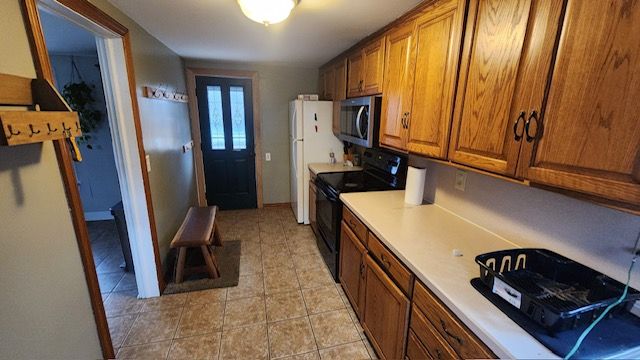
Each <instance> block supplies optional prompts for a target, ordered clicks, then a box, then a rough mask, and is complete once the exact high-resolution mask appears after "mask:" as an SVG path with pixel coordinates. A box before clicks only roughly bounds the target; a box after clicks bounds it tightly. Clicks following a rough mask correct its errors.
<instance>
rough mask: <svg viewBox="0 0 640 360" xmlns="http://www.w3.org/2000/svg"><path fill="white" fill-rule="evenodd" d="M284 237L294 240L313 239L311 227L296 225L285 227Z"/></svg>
mask: <svg viewBox="0 0 640 360" xmlns="http://www.w3.org/2000/svg"><path fill="white" fill-rule="evenodd" d="M285 235H286V237H287V239H295V238H304V237H306V238H313V236H314V234H313V230H311V226H307V225H298V226H295V227H294V226H291V227H287V228H286V230H285Z"/></svg>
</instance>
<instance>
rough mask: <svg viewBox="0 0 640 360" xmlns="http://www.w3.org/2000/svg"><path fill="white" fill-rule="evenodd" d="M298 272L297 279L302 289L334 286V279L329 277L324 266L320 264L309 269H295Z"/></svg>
mask: <svg viewBox="0 0 640 360" xmlns="http://www.w3.org/2000/svg"><path fill="white" fill-rule="evenodd" d="M296 272H297V273H298V281H300V287H301V288H302V289H311V288H316V287H321V286H335V284H336V283H335V281H334V280H333V278H332V277H331V274H330V273H329V270H327V268H326V266H324V265H323V266H320V267H317V268H310V269H299V270H296Z"/></svg>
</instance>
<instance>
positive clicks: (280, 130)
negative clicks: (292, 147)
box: [185, 60, 318, 204]
mask: <svg viewBox="0 0 640 360" xmlns="http://www.w3.org/2000/svg"><path fill="white" fill-rule="evenodd" d="M185 65H186V66H189V67H195V68H214V69H225V70H247V71H257V72H258V77H259V81H260V115H261V116H262V154H257V155H258V156H262V160H263V161H262V193H263V196H264V203H265V204H275V203H284V202H289V201H290V194H289V192H290V190H289V189H290V186H289V179H290V177H289V171H290V170H289V168H290V166H289V101H291V100H293V99H294V97H295V96H296V95H298V94H303V93H304V94H315V93H317V92H318V69H307V68H297V67H290V66H281V65H271V64H249V63H246V64H241V63H224V62H216V61H214V60H211V61H206V60H186V61H185ZM267 152H270V153H271V161H269V162H267V161H264V153H267Z"/></svg>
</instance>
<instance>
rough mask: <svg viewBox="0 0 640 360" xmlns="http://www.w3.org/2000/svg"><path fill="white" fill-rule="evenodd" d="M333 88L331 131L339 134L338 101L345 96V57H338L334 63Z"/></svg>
mask: <svg viewBox="0 0 640 360" xmlns="http://www.w3.org/2000/svg"><path fill="white" fill-rule="evenodd" d="M334 71H335V89H334V91H333V101H334V103H333V126H332V128H333V133H334V135H336V136H338V134H340V101H342V100H344V99H346V98H347V58H344V59H339V60H338V61H337V62H336V63H335V65H334Z"/></svg>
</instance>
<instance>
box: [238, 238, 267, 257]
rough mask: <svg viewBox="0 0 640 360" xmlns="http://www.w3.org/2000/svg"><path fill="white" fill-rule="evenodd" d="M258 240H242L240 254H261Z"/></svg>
mask: <svg viewBox="0 0 640 360" xmlns="http://www.w3.org/2000/svg"><path fill="white" fill-rule="evenodd" d="M260 246H261V244H260V242H259V241H243V242H242V250H241V254H242V256H247V255H250V256H262V249H261V247H260Z"/></svg>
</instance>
